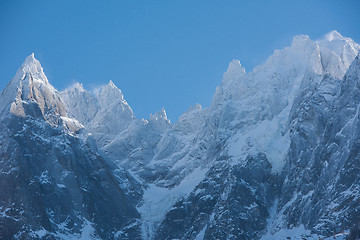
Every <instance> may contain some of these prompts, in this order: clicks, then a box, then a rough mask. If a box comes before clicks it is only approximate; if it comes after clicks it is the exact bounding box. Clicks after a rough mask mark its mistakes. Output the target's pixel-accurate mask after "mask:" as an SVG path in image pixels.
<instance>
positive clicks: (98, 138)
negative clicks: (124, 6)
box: [0, 31, 360, 239]
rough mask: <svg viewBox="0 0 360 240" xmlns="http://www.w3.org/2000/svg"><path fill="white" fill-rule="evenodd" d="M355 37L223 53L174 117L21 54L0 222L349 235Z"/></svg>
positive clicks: (354, 180) (358, 221)
mask: <svg viewBox="0 0 360 240" xmlns="http://www.w3.org/2000/svg"><path fill="white" fill-rule="evenodd" d="M359 50H360V46H359V45H358V44H357V43H355V42H354V41H353V40H351V39H350V38H345V37H343V36H341V35H340V34H339V33H338V32H336V31H333V32H331V33H329V34H327V35H326V36H325V38H324V39H323V40H321V41H312V40H311V39H310V38H309V37H308V36H306V35H302V36H297V37H295V38H294V40H293V43H292V45H291V46H290V47H286V48H284V49H282V50H276V51H275V52H274V54H273V55H272V56H270V57H269V59H268V60H267V61H266V63H265V64H263V65H261V66H258V67H256V68H255V69H254V70H253V71H252V72H249V73H246V71H245V69H244V68H243V67H242V66H241V64H240V62H239V61H238V60H233V61H232V62H230V64H229V68H228V70H227V71H226V72H225V74H224V77H223V81H222V83H221V84H220V85H219V86H218V87H217V89H216V91H215V94H214V97H213V100H212V103H211V105H210V106H209V107H208V108H202V107H201V106H200V105H195V106H194V107H191V108H190V109H189V110H188V111H187V112H185V113H184V114H183V115H182V116H181V117H180V118H179V121H178V122H176V123H175V124H171V123H170V121H169V120H168V119H167V116H166V112H165V109H162V110H161V111H159V112H157V113H155V114H151V115H150V118H149V119H148V120H145V119H137V118H135V116H134V114H133V111H132V109H131V108H130V106H129V105H128V103H127V102H126V100H125V99H124V96H123V94H122V92H121V91H120V90H119V89H118V88H117V87H116V86H115V85H114V83H113V82H111V81H110V82H109V84H107V85H105V86H103V87H102V88H100V89H98V90H96V91H94V92H90V91H87V90H85V89H84V88H83V86H82V85H81V84H75V85H73V86H71V87H69V88H68V89H66V90H64V91H62V92H58V91H57V90H55V89H54V88H53V87H52V86H51V85H50V83H49V82H48V80H47V79H46V76H45V74H44V72H43V70H42V68H41V66H40V63H39V62H38V61H37V60H36V59H35V58H34V56H33V55H31V56H29V57H28V58H27V59H26V60H25V62H24V64H23V65H22V66H21V67H20V69H19V70H18V72H17V74H16V76H15V77H14V79H13V80H12V81H11V82H10V83H9V85H8V86H7V87H6V88H5V90H4V91H3V92H2V93H1V95H0V113H1V117H0V127H1V128H0V129H1V130H0V131H1V132H0V157H1V158H0V169H1V172H0V186H1V189H4V190H3V193H4V194H1V195H0V212H1V214H0V233H1V234H2V235H4V236H5V237H6V238H19V239H23V238H43V239H57V238H59V239H62V238H75V239H79V238H86V239H96V238H99V239H286V237H297V238H301V237H307V238H308V239H315V238H319V237H327V236H332V235H333V234H337V233H342V232H344V231H349V230H352V233H351V234H352V235H351V236H353V235H354V234H355V235H356V231H357V228H359V226H360V207H359V206H360V177H359V176H360V159H359V158H360V157H359V156H360V155H359V152H358V151H359V149H360V130H359V126H360V123H359V119H360V118H359V107H360V105H359V104H360V89H359V88H360V84H359V83H360V60H359V56H358V52H359ZM284 232H287V233H288V234H289V235H284V234H282V233H284ZM281 234H282V235H281Z"/></svg>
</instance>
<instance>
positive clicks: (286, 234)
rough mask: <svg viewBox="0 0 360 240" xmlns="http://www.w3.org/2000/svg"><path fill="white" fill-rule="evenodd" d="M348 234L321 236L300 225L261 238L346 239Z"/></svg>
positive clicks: (279, 239)
mask: <svg viewBox="0 0 360 240" xmlns="http://www.w3.org/2000/svg"><path fill="white" fill-rule="evenodd" d="M346 235H348V233H347V232H342V233H337V234H334V235H333V236H321V235H318V234H312V233H311V231H310V230H307V229H305V227H304V226H303V225H300V226H299V227H295V228H291V229H281V230H280V231H278V232H276V233H274V234H270V233H267V234H265V235H264V236H262V238H260V240H273V239H276V240H289V239H292V240H303V239H307V240H318V239H324V240H331V239H335V240H345V239H346Z"/></svg>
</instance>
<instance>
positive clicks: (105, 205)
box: [0, 55, 142, 239]
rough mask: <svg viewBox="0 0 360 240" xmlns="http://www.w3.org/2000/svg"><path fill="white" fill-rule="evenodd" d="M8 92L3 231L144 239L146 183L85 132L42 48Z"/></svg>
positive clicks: (5, 234)
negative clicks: (49, 74) (43, 60)
mask: <svg viewBox="0 0 360 240" xmlns="http://www.w3.org/2000/svg"><path fill="white" fill-rule="evenodd" d="M0 99H1V109H2V112H1V121H0V125H1V128H0V129H1V130H0V139H1V141H0V156H1V161H0V169H1V174H0V189H1V195H0V211H1V218H0V235H1V237H2V238H3V239H13V238H15V239H39V238H42V239H64V238H70V239H74V238H75V239H77V238H83V239H85V238H94V239H111V238H114V237H115V236H117V237H119V238H121V239H134V238H138V237H139V234H140V228H139V224H138V222H139V214H138V212H137V210H136V204H137V200H136V199H139V197H140V196H141V192H142V190H141V187H140V185H139V184H138V183H136V181H135V179H134V178H132V177H131V176H129V175H128V173H127V172H126V171H124V170H123V169H119V168H118V167H116V166H115V165H114V164H113V163H111V162H109V161H107V160H106V159H105V158H104V157H102V155H101V153H100V152H99V150H98V147H97V146H96V143H95V140H94V139H93V138H92V136H91V135H89V134H88V135H86V134H83V136H81V134H80V132H79V131H81V128H84V127H83V125H82V124H80V123H79V122H78V121H77V120H76V119H73V118H70V117H69V116H68V115H67V112H66V107H65V106H66V105H65V103H64V102H63V101H62V99H61V96H60V93H59V92H58V91H56V90H55V89H54V88H53V87H52V86H51V85H50V83H49V82H48V80H47V79H46V76H45V74H44V73H43V70H42V68H41V65H40V63H39V62H38V61H37V60H36V59H35V58H34V55H30V56H29V57H28V58H27V59H26V60H25V62H24V63H23V65H22V66H21V67H20V69H19V70H18V72H17V73H16V75H15V77H14V78H13V79H12V80H11V82H10V83H9V84H8V86H7V87H6V88H5V90H4V91H3V92H2V94H1V98H0ZM69 126H70V127H69ZM74 126H75V128H74ZM79 136H81V137H79ZM138 195H139V196H138Z"/></svg>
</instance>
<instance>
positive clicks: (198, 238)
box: [194, 225, 207, 240]
mask: <svg viewBox="0 0 360 240" xmlns="http://www.w3.org/2000/svg"><path fill="white" fill-rule="evenodd" d="M206 228H207V225H205V227H204V228H203V229H201V231H200V232H199V234H198V235H196V237H195V239H194V240H203V239H204V237H205V232H206Z"/></svg>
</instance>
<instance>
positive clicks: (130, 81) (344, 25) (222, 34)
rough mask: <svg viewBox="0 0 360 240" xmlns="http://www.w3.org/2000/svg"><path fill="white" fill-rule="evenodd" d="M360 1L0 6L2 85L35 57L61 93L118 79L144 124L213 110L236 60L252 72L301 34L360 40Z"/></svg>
mask: <svg viewBox="0 0 360 240" xmlns="http://www.w3.org/2000/svg"><path fill="white" fill-rule="evenodd" d="M359 10H360V1H357V0H353V1H350V0H348V1H346V0H342V1H341V0H339V1H331V0H330V1H329V0H327V1H325V0H324V1H314V0H312V1H308V0H303V1H293V0H283V1H265V0H264V1H258V0H252V1H212V0H208V1H60V0H51V1H50V0H46V1H10V0H9V1H7V0H2V1H0V52H1V58H0V89H3V88H4V87H5V86H6V84H7V83H8V82H9V81H10V79H11V78H12V77H13V76H14V75H15V72H16V70H17V68H18V67H19V66H20V64H21V63H22V62H23V60H24V59H25V57H26V56H28V55H30V54H31V53H32V52H34V53H35V57H36V58H37V59H39V60H40V62H41V64H42V66H43V68H44V71H45V74H46V75H47V76H48V79H49V81H50V83H51V84H52V85H54V87H55V88H57V89H59V90H63V89H64V88H66V87H67V86H69V85H70V84H72V83H74V82H82V83H83V84H84V87H85V88H88V89H93V88H96V87H98V86H99V85H102V84H106V83H107V82H108V81H109V80H112V81H113V82H114V83H115V84H116V85H117V86H118V87H119V88H120V89H121V90H122V92H123V93H124V95H125V99H126V100H127V101H128V103H129V104H130V106H131V107H132V109H133V110H134V112H135V115H136V116H137V117H138V118H148V116H149V114H150V113H154V112H156V111H158V110H160V109H161V108H162V107H165V109H166V111H167V114H168V117H169V118H170V119H171V121H172V122H175V121H176V120H177V118H178V117H179V116H180V115H181V113H183V112H184V111H186V110H187V109H188V108H189V107H190V106H191V105H194V104H195V103H200V104H202V105H203V106H204V107H206V106H209V104H210V102H211V99H212V96H213V93H214V91H215V88H216V86H217V85H218V84H220V82H221V78H222V75H223V73H224V71H226V68H227V65H228V63H229V62H230V61H231V60H232V59H239V60H240V61H241V63H242V65H243V66H245V68H246V70H247V71H248V72H249V71H251V70H252V69H253V67H255V66H256V65H259V64H262V63H264V61H265V60H266V58H267V57H268V56H270V55H271V54H272V52H273V51H274V49H279V48H283V47H285V46H288V45H290V44H291V41H292V38H293V36H295V35H299V34H307V35H309V36H310V37H311V38H312V39H318V38H320V37H322V36H323V35H324V34H325V33H327V32H329V31H331V30H334V29H336V30H338V31H339V32H340V33H341V34H342V35H343V36H348V37H351V38H353V39H354V40H355V41H356V42H358V43H359V42H360V28H359V23H360V14H359Z"/></svg>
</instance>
